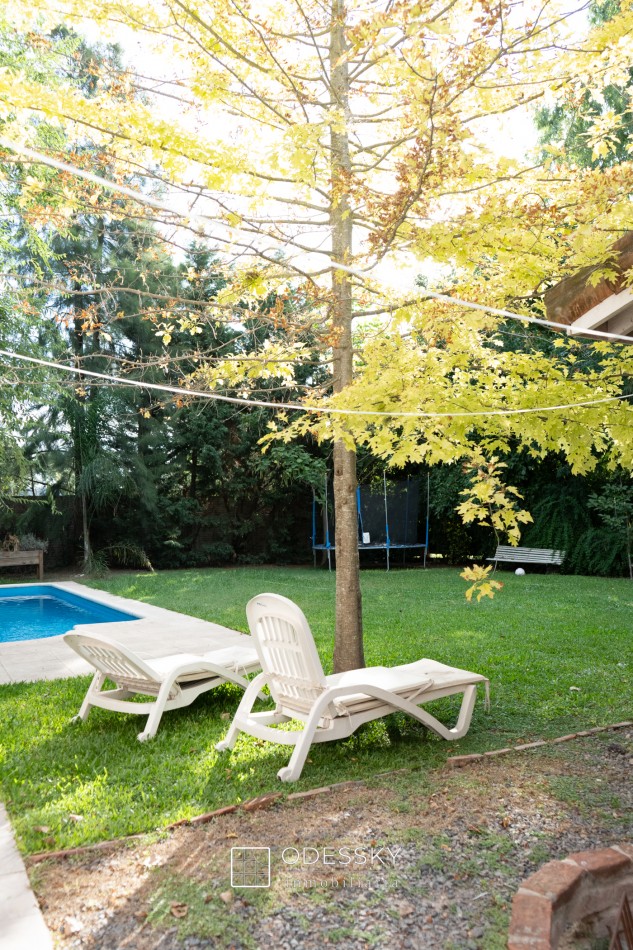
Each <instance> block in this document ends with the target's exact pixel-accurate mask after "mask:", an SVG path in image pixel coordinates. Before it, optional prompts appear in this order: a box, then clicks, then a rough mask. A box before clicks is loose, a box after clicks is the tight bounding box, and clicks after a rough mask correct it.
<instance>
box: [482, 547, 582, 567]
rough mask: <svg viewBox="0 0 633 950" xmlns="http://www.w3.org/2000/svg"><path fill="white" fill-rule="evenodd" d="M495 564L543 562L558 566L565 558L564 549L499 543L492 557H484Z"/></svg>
mask: <svg viewBox="0 0 633 950" xmlns="http://www.w3.org/2000/svg"><path fill="white" fill-rule="evenodd" d="M486 560H487V561H494V562H495V564H497V563H499V564H545V565H548V566H549V565H551V564H553V565H556V566H557V567H560V566H561V564H562V563H563V561H564V560H565V552H564V551H554V550H551V549H550V548H514V547H512V545H511V544H500V545H499V546H498V547H497V550H496V552H495V556H494V557H488V558H486Z"/></svg>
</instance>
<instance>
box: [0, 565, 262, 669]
mask: <svg viewBox="0 0 633 950" xmlns="http://www.w3.org/2000/svg"><path fill="white" fill-rule="evenodd" d="M12 586H20V587H22V586H24V585H22V584H20V585H0V594H2V593H5V592H8V591H9V590H10V588H11V587H12ZM46 586H49V585H46ZM50 586H51V587H57V588H60V589H62V590H66V591H68V592H69V593H71V594H76V595H78V596H80V597H85V598H87V599H89V600H94V601H96V602H97V603H99V604H103V605H105V606H107V607H114V608H115V609H117V610H123V611H127V612H128V613H132V614H134V615H135V616H138V617H139V618H140V619H139V620H128V621H124V622H117V623H99V624H85V625H82V626H77V627H75V631H76V632H77V633H90V632H92V633H95V634H96V635H99V633H101V634H104V635H105V636H107V637H111V638H112V639H114V640H119V641H120V642H121V643H124V644H125V645H126V646H127V647H129V648H130V649H131V650H134V652H135V653H138V654H139V656H141V657H143V659H147V660H149V659H152V657H158V656H166V655H168V654H170V653H194V654H199V655H202V654H203V653H208V652H209V650H218V649H223V648H225V647H230V646H231V645H232V644H240V645H244V644H246V645H252V640H251V638H250V637H249V636H248V635H246V634H242V633H238V632H237V631H236V630H230V629H229V628H228V627H223V626H221V625H220V624H217V623H210V622H208V621H206V620H200V619H199V618H197V617H190V616H188V615H187V614H180V613H177V612H176V611H174V610H165V609H164V608H163V607H155V606H154V605H153V604H146V603H142V602H141V601H138V600H129V599H128V598H126V597H117V596H115V595H114V594H109V593H107V592H106V591H101V590H94V589H93V588H91V587H84V586H83V585H82V584H77V583H76V582H75V581H63V582H56V583H54V584H51V585H50ZM89 673H94V669H93V668H92V667H91V666H89V664H88V663H86V662H85V661H84V660H82V659H81V658H80V657H79V656H77V654H76V653H74V652H73V651H72V650H71V649H70V648H69V647H68V646H67V645H66V644H65V643H64V640H63V637H62V636H58V637H44V638H42V639H40V640H22V641H13V642H11V643H0V685H2V684H5V683H20V682H36V681H38V680H54V679H65V678H67V677H69V676H85V675H86V674H89Z"/></svg>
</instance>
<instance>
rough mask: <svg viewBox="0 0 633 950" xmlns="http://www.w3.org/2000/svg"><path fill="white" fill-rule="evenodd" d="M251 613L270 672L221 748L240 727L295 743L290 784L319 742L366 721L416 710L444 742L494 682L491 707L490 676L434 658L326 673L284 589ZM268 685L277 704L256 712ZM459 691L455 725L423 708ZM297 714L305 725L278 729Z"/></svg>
mask: <svg viewBox="0 0 633 950" xmlns="http://www.w3.org/2000/svg"><path fill="white" fill-rule="evenodd" d="M246 614H247V617H248V623H249V626H250V629H251V634H252V637H253V640H254V641H255V646H256V647H257V652H258V654H259V660H260V663H261V667H262V672H261V673H260V674H259V675H258V676H256V677H255V679H253V680H252V681H251V683H250V684H249V686H248V689H247V690H246V692H245V693H244V696H243V697H242V701H241V702H240V705H239V707H238V709H237V712H236V713H235V716H234V718H233V722H232V723H231V726H230V729H229V731H228V733H227V736H226V739H224V740H223V741H222V742H219V743H218V744H217V745H216V749H218V750H219V751H221V752H222V751H224V750H226V749H232V748H233V745H234V744H235V740H236V739H237V736H238V735H239V733H240V732H246V733H248V734H249V735H252V736H255V737H257V738H258V739H267V740H268V741H270V742H278V743H281V744H283V745H294V747H295V748H294V751H293V753H292V756H291V758H290V762H289V764H288V766H287V767H286V768H282V769H280V770H279V772H278V773H277V775H278V776H279V778H280V779H281V780H282V781H284V782H293V781H296V780H297V779H298V778H299V776H300V775H301V771H302V769H303V766H304V763H305V760H306V757H307V754H308V751H309V749H310V746H311V744H312V743H313V742H327V741H329V740H331V739H341V738H344V737H346V736H349V735H351V734H352V733H353V732H354V731H355V730H356V729H358V727H359V726H360V725H362V723H364V722H369V721H370V720H372V719H380V718H381V717H382V716H386V715H388V714H389V713H391V712H394V710H402V712H406V713H408V714H409V715H410V716H413V717H414V718H415V719H418V720H419V721H420V722H422V723H424V725H425V726H427V727H428V728H429V729H431V730H432V731H433V732H435V733H437V734H438V735H439V736H441V737H442V738H443V739H460V738H461V737H462V736H464V735H465V734H466V733H467V732H468V728H469V726H470V720H471V718H472V714H473V709H474V706H475V699H476V693H477V685H478V684H480V683H483V684H484V685H485V687H486V705H487V704H488V688H489V683H488V680H487V679H486V677H485V676H480V675H479V674H478V673H468V672H467V671H466V670H458V669H455V668H454V667H452V666H445V665H444V664H443V663H436V662H435V661H434V660H418V661H417V662H416V663H407V664H405V665H403V666H393V667H384V666H374V667H368V668H367V669H362V670H350V671H349V672H347V673H335V674H333V675H331V676H325V675H324V673H323V667H322V666H321V661H320V660H319V655H318V653H317V649H316V646H315V643H314V639H313V637H312V633H311V631H310V627H309V625H308V621H307V620H306V618H305V616H304V615H303V613H302V611H301V610H300V609H299V607H297V605H296V604H294V603H293V602H292V601H291V600H288V599H287V598H286V597H280V596H278V595H277V594H260V595H259V596H258V597H254V598H253V599H252V600H251V601H250V602H249V604H248V606H247V607H246ZM264 685H266V686H268V687H269V689H270V692H271V695H272V698H273V699H274V700H275V704H276V706H275V709H274V711H272V712H260V713H253V712H252V711H251V710H252V708H253V705H254V703H255V700H256V698H257V695H258V693H259V691H260V690H261V689H262V687H263V686H264ZM454 693H463V700H462V704H461V708H460V712H459V716H458V719H457V723H456V725H455V726H454V727H453V728H452V729H449V728H447V727H446V726H444V725H443V724H442V723H441V722H439V720H437V719H436V718H435V717H434V716H432V715H431V714H430V713H428V712H425V711H424V710H422V709H420V708H419V706H420V704H421V703H428V702H431V700H434V699H440V698H441V697H442V696H451V695H453V694H454ZM289 719H299V720H303V722H304V723H305V726H304V728H303V730H301V731H299V732H287V731H284V730H282V729H273V728H271V726H272V725H277V724H279V723H282V722H287V721H288V720H289Z"/></svg>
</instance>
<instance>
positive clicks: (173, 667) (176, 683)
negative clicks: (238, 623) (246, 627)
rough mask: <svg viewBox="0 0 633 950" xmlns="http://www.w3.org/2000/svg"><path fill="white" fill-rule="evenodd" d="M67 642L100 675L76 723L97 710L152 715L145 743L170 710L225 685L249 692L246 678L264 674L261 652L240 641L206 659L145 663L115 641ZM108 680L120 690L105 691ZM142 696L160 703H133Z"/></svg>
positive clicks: (72, 637)
mask: <svg viewBox="0 0 633 950" xmlns="http://www.w3.org/2000/svg"><path fill="white" fill-rule="evenodd" d="M243 639H244V640H245V639H246V637H244V638H243ZM64 640H65V641H66V643H67V644H68V646H69V647H71V648H72V649H73V650H74V651H75V652H76V653H78V654H79V656H80V657H82V658H83V659H84V660H87V661H88V663H90V664H91V666H94V667H95V669H96V671H97V672H96V673H95V675H94V677H93V679H92V682H91V684H90V686H89V687H88V692H87V693H86V696H85V699H84V701H83V703H82V705H81V709H80V710H79V713H78V715H76V716H75V717H74V719H73V722H79V721H80V720H85V719H87V718H88V714H89V713H90V710H91V709H92V707H93V706H100V707H101V708H102V709H111V710H113V711H114V712H127V713H136V714H137V715H141V716H147V717H148V719H147V724H146V726H145V729H144V731H143V732H141V733H139V736H138V738H139V740H140V741H141V742H144V741H145V740H146V739H151V738H152V737H153V736H155V735H156V730H157V729H158V725H159V723H160V720H161V716H162V715H163V712H165V710H168V709H180V708H181V707H182V706H188V705H189V704H190V703H192V702H193V701H194V699H196V697H198V696H199V695H200V694H201V693H204V692H206V691H207V690H208V689H213V687H214V686H219V685H220V683H237V684H238V686H241V687H242V688H243V689H246V687H247V686H248V680H247V679H245V678H244V674H246V673H253V672H254V671H255V670H259V669H260V662H259V658H258V655H257V650H256V649H255V647H254V646H251V645H250V644H242V643H239V642H238V643H236V644H235V645H234V646H230V647H225V648H223V649H221V650H212V651H211V652H210V653H205V654H204V655H203V656H195V654H193V653H175V654H173V655H170V656H161V657H158V658H156V659H151V660H143V659H141V657H140V656H137V655H136V653H133V652H132V651H131V650H129V649H128V648H127V647H125V646H124V645H123V644H122V643H118V642H117V641H116V640H111V639H110V638H109V637H105V636H100V637H96V636H88V635H87V634H83V633H67V634H66V635H65V636H64ZM106 679H109V680H112V682H114V683H115V684H116V687H117V688H116V689H109V690H102V686H103V684H104V682H105V681H106ZM137 694H141V695H145V696H155V697H156V698H155V699H154V700H148V701H147V702H130V698H131V697H132V696H135V695H137Z"/></svg>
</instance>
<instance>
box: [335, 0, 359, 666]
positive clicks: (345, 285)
mask: <svg viewBox="0 0 633 950" xmlns="http://www.w3.org/2000/svg"><path fill="white" fill-rule="evenodd" d="M346 52H347V44H346V39H345V6H344V3H343V0H332V26H331V32H330V85H331V91H332V107H333V111H335V113H336V114H337V115H336V119H337V121H336V122H335V123H334V124H332V125H331V126H330V146H331V171H332V199H331V204H330V227H331V232H332V251H333V254H334V261H340V262H341V263H343V264H349V262H350V260H351V255H352V227H353V221H352V214H351V208H350V205H349V200H348V183H349V175H350V170H351V163H350V151H349V133H348V128H347V118H348V116H349V71H348V64H347V58H346ZM331 318H332V329H333V339H334V343H333V354H332V356H333V374H334V378H333V390H334V392H335V393H337V392H340V391H341V390H342V389H343V388H344V387H345V386H347V385H349V383H351V382H352V378H353V371H354V364H353V358H354V354H353V346H352V286H351V283H350V280H349V278H348V277H347V276H346V275H345V273H344V272H342V271H339V272H338V273H336V272H335V273H334V275H333V278H332V304H331ZM356 487H357V480H356V453H355V452H354V451H353V450H352V449H350V448H348V447H347V446H346V445H345V443H344V442H343V441H342V440H337V441H335V443H334V516H335V522H336V525H335V544H336V633H335V642H334V670H335V672H337V673H338V672H341V671H343V670H349V669H355V668H357V667H361V666H364V665H365V660H364V656H363V627H362V606H361V591H360V570H359V561H358V520H357V515H356Z"/></svg>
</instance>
